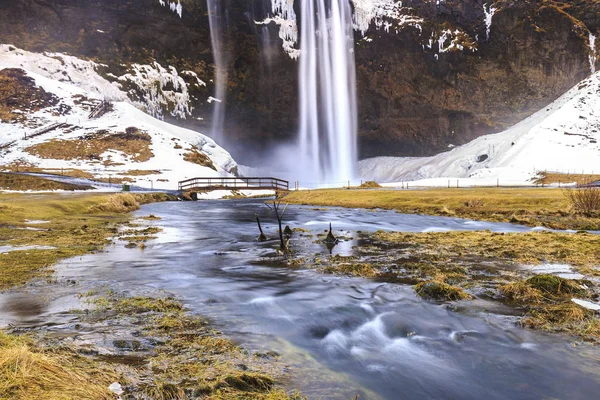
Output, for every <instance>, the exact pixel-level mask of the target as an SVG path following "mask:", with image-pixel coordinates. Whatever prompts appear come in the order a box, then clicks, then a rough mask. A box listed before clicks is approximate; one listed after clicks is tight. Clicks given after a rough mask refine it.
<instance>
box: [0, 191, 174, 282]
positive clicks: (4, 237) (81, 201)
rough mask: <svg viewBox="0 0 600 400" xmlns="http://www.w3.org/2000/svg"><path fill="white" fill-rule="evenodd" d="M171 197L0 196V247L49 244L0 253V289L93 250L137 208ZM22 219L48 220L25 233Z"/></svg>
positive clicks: (130, 195)
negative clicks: (64, 260) (43, 247)
mask: <svg viewBox="0 0 600 400" xmlns="http://www.w3.org/2000/svg"><path fill="white" fill-rule="evenodd" d="M169 199H171V198H170V197H169V196H167V195H164V194H160V193H158V194H154V193H153V194H118V195H112V196H109V195H99V194H70V195H66V194H39V195H38V194H36V195H24V194H0V245H10V246H16V247H18V246H50V247H51V248H45V249H29V250H15V251H10V252H9V253H5V254H0V291H1V290H5V289H8V288H11V287H13V286H17V285H21V284H24V283H26V282H27V281H29V280H30V279H32V278H34V277H37V276H41V275H44V274H47V273H49V272H51V271H50V270H49V269H48V268H47V267H50V266H52V265H53V264H54V263H56V262H58V261H60V260H62V259H65V258H69V257H74V256H79V255H83V254H86V253H90V252H94V251H98V250H100V249H102V248H103V247H104V246H105V245H106V244H108V243H109V238H111V237H113V236H115V235H116V234H117V228H116V226H117V225H118V224H120V223H123V222H125V221H127V219H128V217H127V215H126V214H125V213H128V212H130V211H133V210H137V209H138V208H139V207H140V205H141V204H145V203H149V202H154V201H165V200H169ZM27 220H43V221H48V222H47V223H45V224H42V225H38V226H36V227H37V228H38V229H41V230H27V229H24V228H27V227H28V226H29V224H28V223H27Z"/></svg>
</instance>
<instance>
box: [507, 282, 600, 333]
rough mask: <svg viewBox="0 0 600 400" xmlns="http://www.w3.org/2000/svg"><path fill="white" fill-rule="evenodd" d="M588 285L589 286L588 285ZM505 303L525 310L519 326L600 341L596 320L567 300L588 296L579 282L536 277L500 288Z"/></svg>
mask: <svg viewBox="0 0 600 400" xmlns="http://www.w3.org/2000/svg"><path fill="white" fill-rule="evenodd" d="M588 285H591V283H589V282H588ZM500 293H502V294H503V295H504V296H505V298H506V299H507V300H509V301H510V302H511V303H513V304H517V305H520V306H522V307H524V308H525V309H526V312H525V315H524V317H523V319H522V320H521V324H522V325H524V326H527V327H529V328H534V329H542V330H546V331H552V332H565V333H569V334H572V335H577V336H580V337H582V338H583V339H586V340H590V341H595V342H600V320H599V319H598V317H597V316H596V315H595V314H594V312H593V311H591V310H588V309H586V308H583V307H581V306H579V305H577V304H575V303H573V302H572V301H571V298H572V297H573V296H577V297H584V298H586V297H589V295H590V292H589V289H587V290H586V289H585V288H584V287H583V286H582V285H581V283H580V282H577V281H575V280H572V279H564V278H560V277H557V276H554V275H547V274H543V275H537V276H534V277H532V278H529V279H527V280H525V281H519V282H514V283H510V284H507V285H504V286H502V287H501V288H500Z"/></svg>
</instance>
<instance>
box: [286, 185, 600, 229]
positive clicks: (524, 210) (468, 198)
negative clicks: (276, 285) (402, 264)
mask: <svg viewBox="0 0 600 400" xmlns="http://www.w3.org/2000/svg"><path fill="white" fill-rule="evenodd" d="M285 202H286V203H290V204H300V205H310V206H319V207H347V208H365V209H371V210H373V209H384V210H395V211H397V212H400V213H405V214H427V215H439V216H451V217H459V218H468V219H476V220H482V221H492V222H511V223H517V224H522V225H527V226H543V227H547V228H550V229H574V230H599V229H600V216H598V215H594V216H582V215H580V214H577V213H574V212H573V211H572V209H571V206H570V204H569V201H568V200H567V198H566V197H565V195H564V193H563V192H562V190H561V189H547V188H543V189H542V188H472V189H422V190H421V189H415V190H386V189H321V190H301V191H294V192H290V193H289V195H288V196H286V198H285Z"/></svg>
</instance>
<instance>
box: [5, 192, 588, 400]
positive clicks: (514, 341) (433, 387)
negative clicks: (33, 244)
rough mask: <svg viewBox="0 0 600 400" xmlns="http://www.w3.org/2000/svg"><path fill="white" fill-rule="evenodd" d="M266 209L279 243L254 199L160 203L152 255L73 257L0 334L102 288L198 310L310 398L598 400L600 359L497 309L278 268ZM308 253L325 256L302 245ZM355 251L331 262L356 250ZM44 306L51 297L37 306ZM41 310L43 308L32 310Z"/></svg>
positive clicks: (358, 226)
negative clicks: (260, 231)
mask: <svg viewBox="0 0 600 400" xmlns="http://www.w3.org/2000/svg"><path fill="white" fill-rule="evenodd" d="M256 212H258V213H259V214H260V215H261V217H262V219H263V226H264V228H265V230H266V232H267V234H268V235H269V236H271V237H276V235H275V221H274V220H273V218H272V215H271V214H270V211H269V210H268V209H266V207H265V206H264V205H263V204H262V201H259V200H231V201H205V202H195V203H194V202H189V203H181V202H177V203H160V204H150V205H145V206H143V207H142V210H140V211H138V212H137V215H139V216H143V215H148V214H154V215H157V216H160V217H161V218H162V220H160V221H157V222H152V224H154V225H158V226H160V227H162V228H163V229H164V232H163V233H162V234H160V236H159V239H157V240H155V241H152V242H149V243H148V247H147V248H146V249H144V250H143V251H142V250H139V249H133V250H132V249H125V248H124V247H123V245H122V244H121V245H116V246H111V247H110V248H108V249H107V251H106V252H103V253H99V254H92V255H88V256H84V257H81V258H77V259H72V260H68V261H67V262H65V263H63V264H62V265H61V266H59V267H58V268H57V275H58V282H63V283H64V282H76V285H75V286H76V287H74V288H73V287H71V286H70V285H67V284H63V285H61V286H59V287H58V288H56V287H53V288H52V289H46V290H48V291H49V292H48V293H43V290H44V288H45V287H47V286H48V285H39V286H34V287H30V288H27V289H25V292H24V293H6V294H3V295H1V296H0V311H1V312H0V325H6V324H8V323H11V324H14V325H16V326H19V325H28V326H31V325H36V324H39V325H49V326H50V327H52V326H56V327H58V326H61V324H64V323H65V321H64V318H65V317H64V314H61V310H63V311H64V310H67V309H69V308H71V307H73V306H74V305H76V304H77V301H76V296H75V294H74V292H84V291H85V290H87V289H90V288H94V287H98V286H104V285H106V287H110V288H113V289H115V290H117V291H125V292H128V293H131V294H144V293H148V292H151V291H156V290H166V291H167V292H170V293H173V294H175V295H177V296H178V297H180V298H181V299H182V300H183V301H184V303H185V304H186V306H187V307H189V308H190V309H191V310H192V311H193V312H195V313H198V314H202V315H205V316H208V317H209V318H211V319H212V320H213V321H214V324H215V325H216V326H217V327H218V328H219V329H221V330H223V331H224V332H225V333H226V334H228V335H230V336H232V337H234V338H235V339H237V340H238V341H239V342H240V343H242V344H243V345H245V346H248V347H250V348H254V349H263V348H264V349H272V350H275V351H277V352H279V353H280V354H281V358H280V361H279V362H282V363H286V364H288V365H289V366H290V367H291V372H292V374H291V376H292V380H291V381H289V382H286V384H287V385H288V386H289V387H290V388H300V389H301V390H302V391H303V392H304V393H305V394H306V395H308V396H309V397H310V398H311V399H317V398H321V399H349V398H352V397H353V396H354V395H355V394H356V393H360V394H361V397H360V399H416V398H436V399H481V398H486V399H540V398H561V399H591V398H597V394H598V390H599V389H600V368H599V367H598V360H599V359H600V351H598V350H597V349H595V348H593V347H590V346H587V345H579V346H578V347H573V346H572V345H571V341H570V340H569V338H566V337H563V336H559V335H545V334H541V333H539V332H534V331H530V330H525V329H521V328H519V327H517V326H516V325H515V323H514V316H513V315H511V314H512V312H511V310H510V309H507V308H504V307H502V306H499V305H498V304H496V303H492V302H487V303H486V302H483V303H482V302H471V303H461V304H458V305H455V306H448V305H439V304H434V303H430V302H426V301H423V300H421V299H419V298H418V297H417V296H416V295H415V294H414V291H413V289H412V287H411V286H408V285H401V284H391V283H382V282H375V281H371V280H367V279H359V278H346V277H337V276H331V275H323V274H320V273H318V272H316V271H313V270H302V269H292V268H289V267H286V266H284V265H283V264H282V263H281V262H280V261H277V260H278V258H276V257H272V255H273V253H274V251H273V249H274V248H275V247H276V241H271V242H265V243H259V242H257V241H256V240H255V239H256V236H257V228H256V223H255V219H254V215H255V213H256ZM285 218H286V223H289V224H290V225H291V226H293V227H302V228H306V229H311V230H313V232H315V233H316V232H322V231H323V229H325V228H326V227H327V226H328V224H329V222H330V221H331V222H332V223H333V226H334V229H352V230H363V231H374V230H378V229H388V230H402V231H415V232H421V231H440V230H475V229H490V230H492V231H529V230H530V228H527V227H524V226H518V225H511V224H501V223H486V222H478V221H468V220H461V219H455V218H446V217H431V216H421V215H404V214H397V213H394V212H387V211H379V212H367V211H364V210H352V209H337V208H332V209H327V210H315V209H311V208H308V207H297V206H291V207H290V208H289V209H288V211H287V213H286V217H285ZM307 242H309V244H308V245H307V246H309V249H308V250H309V251H311V252H313V253H319V252H321V253H324V254H326V253H328V251H327V250H326V249H325V248H324V246H322V245H320V244H316V243H312V241H310V240H307ZM352 244H353V243H352V242H349V244H348V245H346V246H341V247H337V248H335V249H334V251H336V252H342V253H344V252H351V251H352V249H351V247H350V245H352ZM40 299H44V300H40ZM36 304H37V306H36Z"/></svg>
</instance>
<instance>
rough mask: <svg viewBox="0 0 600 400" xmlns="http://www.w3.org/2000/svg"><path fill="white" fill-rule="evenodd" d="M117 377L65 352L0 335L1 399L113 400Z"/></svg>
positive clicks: (107, 370) (27, 340)
mask: <svg viewBox="0 0 600 400" xmlns="http://www.w3.org/2000/svg"><path fill="white" fill-rule="evenodd" d="M115 379H116V374H115V373H114V372H113V371H110V370H109V369H108V368H106V367H103V366H100V365H97V364H94V363H92V362H91V361H90V360H88V359H86V358H84V357H82V356H79V355H77V354H75V353H73V352H71V351H68V350H61V349H54V350H52V349H42V348H38V347H37V346H36V345H35V344H34V342H33V341H32V340H30V339H27V338H25V337H17V336H11V335H7V334H5V333H3V332H0V398H3V399H14V400H30V399H47V400H59V399H60V400H67V399H73V400H75V399H107V400H108V399H114V395H113V394H112V393H110V391H109V390H108V385H110V384H111V383H112V382H114V381H115Z"/></svg>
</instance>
